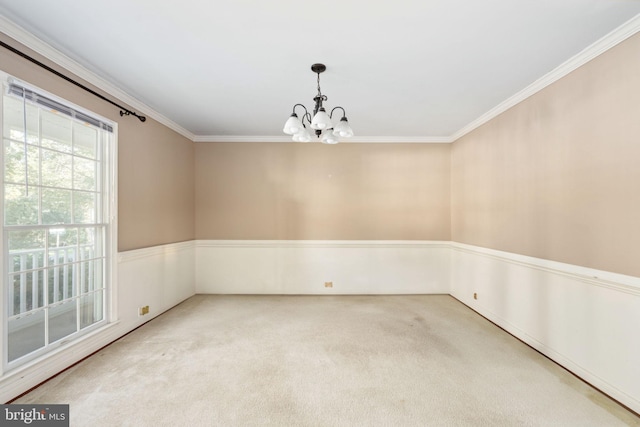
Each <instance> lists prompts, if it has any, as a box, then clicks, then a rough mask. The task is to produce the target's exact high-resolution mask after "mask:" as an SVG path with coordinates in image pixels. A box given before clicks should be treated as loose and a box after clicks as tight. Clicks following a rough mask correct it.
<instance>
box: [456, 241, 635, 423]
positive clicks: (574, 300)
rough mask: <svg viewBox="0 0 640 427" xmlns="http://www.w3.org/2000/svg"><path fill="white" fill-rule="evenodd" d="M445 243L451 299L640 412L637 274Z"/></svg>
mask: <svg viewBox="0 0 640 427" xmlns="http://www.w3.org/2000/svg"><path fill="white" fill-rule="evenodd" d="M451 247H452V266H453V268H452V270H451V295H452V296H453V297H455V298H456V299H458V300H460V301H461V302H463V303H464V304H466V305H467V306H469V307H471V308H472V309H473V310H475V311H477V312H478V313H480V314H481V315H483V316H485V317H486V318H487V319H489V320H491V321H492V322H494V323H496V324H497V325H498V326H500V327H502V328H504V329H505V330H506V331H508V332H510V333H511V334H513V335H514V336H516V337H518V338H519V339H521V340H522V341H524V342H525V343H527V344H529V345H530V346H531V347H533V348H535V349H536V350H538V351H540V352H541V353H543V354H545V355H547V356H548V357H549V358H551V359H552V360H555V361H556V362H558V363H559V364H560V365H562V366H564V367H566V368H567V369H568V370H570V371H571V372H573V373H574V374H576V375H578V376H579V377H581V378H583V379H584V380H585V381H587V382H589V383H590V384H592V385H594V386H595V387H597V388H599V389H600V390H602V391H603V392H605V393H606V394H608V395H609V396H611V397H613V398H614V399H616V400H618V401H619V402H621V403H622V404H624V405H626V406H628V407H629V408H631V409H632V410H634V411H636V412H640V368H639V366H640V365H639V363H638V361H640V335H639V332H640V329H639V328H640V278H636V277H630V276H624V275H619V274H614V273H609V272H604V271H599V270H594V269H588V268H584V267H579V266H575V265H569V264H563V263H558V262H553V261H547V260H542V259H537V258H532V257H525V256H521V255H516V254H510V253H506V252H501V251H495V250H491V249H486V248H479V247H474V246H470V245H463V244H458V243H452V245H451ZM474 293H475V294H477V297H478V298H477V300H476V299H474Z"/></svg>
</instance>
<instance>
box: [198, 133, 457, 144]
mask: <svg viewBox="0 0 640 427" xmlns="http://www.w3.org/2000/svg"><path fill="white" fill-rule="evenodd" d="M193 141H194V142H283V143H289V142H291V143H293V141H292V140H291V137H289V136H287V135H282V136H256V135H246V136H241V135H196V136H195V138H193ZM451 142H453V140H452V139H451V138H450V137H448V136H357V137H352V138H348V139H344V140H342V141H340V144H449V143H451ZM312 143H313V142H310V144H312Z"/></svg>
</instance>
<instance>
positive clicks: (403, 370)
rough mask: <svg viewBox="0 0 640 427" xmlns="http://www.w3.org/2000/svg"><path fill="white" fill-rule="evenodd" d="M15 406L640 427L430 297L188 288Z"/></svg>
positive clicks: (201, 418)
mask: <svg viewBox="0 0 640 427" xmlns="http://www.w3.org/2000/svg"><path fill="white" fill-rule="evenodd" d="M14 403H69V404H70V405H71V406H70V409H71V425H72V426H210V425H220V426H247V425H279V426H424V425H438V426H464V425H469V426H624V425H637V426H640V418H638V417H637V416H635V415H634V414H632V413H631V412H629V411H626V410H625V409H624V408H622V407H621V406H619V405H617V404H616V403H615V402H613V401H611V400H610V399H608V398H607V397H606V396H604V395H603V394H601V393H599V392H598V391H596V390H594V389H593V388H591V387H589V386H588V385H586V384H584V383H583V382H581V381H580V380H578V379H576V378H575V377H573V376H572V375H571V374H569V373H568V372H566V371H565V370H564V369H562V368H560V367H558V366H557V365H555V364H554V363H553V362H551V361H549V360H547V359H546V358H544V357H543V356H541V355H539V354H538V353H536V352H535V351H534V350H532V349H530V348H529V347H527V346H526V345H524V344H522V343H521V342H519V341H518V340H516V339H515V338H513V337H511V336H510V335H508V334H507V333H505V332H503V331H502V330H500V329H499V328H497V327H496V326H494V325H492V324H491V323H489V322H488V321H486V320H485V319H483V318H482V317H480V316H478V315H477V314H475V313H474V312H473V311H471V310H469V309H468V308H466V307H465V306H463V305H462V304H460V303H459V302H457V301H456V300H455V299H453V298H451V297H449V296H439V295H436V296H341V297H332V296H322V297H314V296H215V295H198V296H195V297H193V298H191V299H189V300H188V301H186V302H184V303H182V304H181V305H179V306H178V307H176V308H174V309H172V310H170V311H169V312H168V313H166V314H164V315H162V316H160V317H159V318H157V319H155V320H153V321H152V322H150V323H148V324H147V325H145V326H143V327H142V328H140V329H138V330H136V331H135V332H133V333H132V334H129V335H128V336H126V337H125V338H123V339H121V340H120V341H118V342H116V343H115V344H113V345H111V346H109V347H107V348H106V349H104V350H102V351H101V352H99V353H98V354H96V355H94V356H93V357H91V358H89V359H87V360H86V361H84V362H82V363H81V364H79V365H77V366H75V367H74V368H72V369H70V370H68V371H67V372H65V373H63V374H61V375H59V376H58V377H56V378H54V379H52V380H51V381H49V382H47V383H46V384H44V385H42V386H41V387H39V388H38V389H36V390H34V391H32V392H31V393H29V394H28V395H26V396H24V397H22V398H21V399H19V400H17V401H16V402H14Z"/></svg>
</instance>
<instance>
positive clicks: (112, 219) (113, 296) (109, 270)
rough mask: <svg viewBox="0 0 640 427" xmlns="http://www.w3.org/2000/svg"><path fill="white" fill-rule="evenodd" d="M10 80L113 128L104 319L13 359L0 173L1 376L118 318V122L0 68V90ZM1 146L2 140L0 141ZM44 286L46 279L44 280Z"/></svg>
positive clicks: (1, 156)
mask: <svg viewBox="0 0 640 427" xmlns="http://www.w3.org/2000/svg"><path fill="white" fill-rule="evenodd" d="M9 83H17V84H19V85H20V86H22V87H24V88H25V89H28V90H31V91H33V92H36V93H39V94H42V95H43V96H46V97H47V98H49V99H51V100H54V101H56V102H59V103H60V104H63V105H65V106H68V107H70V108H72V109H74V110H76V111H78V112H80V113H82V114H85V115H87V116H90V117H94V118H96V119H98V120H99V121H101V122H103V123H105V124H108V125H110V126H111V127H112V128H113V132H112V135H111V141H110V143H109V144H107V148H106V150H105V153H106V156H107V157H108V161H107V160H104V161H106V168H107V169H105V172H106V174H107V177H106V179H105V182H104V186H105V189H104V193H103V195H102V197H104V198H105V200H104V201H105V202H106V203H107V205H108V210H107V211H106V212H105V213H104V215H105V218H104V221H105V222H106V224H107V225H106V233H105V237H106V242H105V258H106V265H105V274H104V276H105V294H104V298H105V302H104V320H102V321H100V322H98V324H97V325H96V326H97V327H95V328H94V327H88V328H87V330H86V331H84V332H82V331H81V332H79V333H76V334H77V335H75V336H74V337H70V338H69V339H62V340H60V341H58V342H54V343H51V344H47V345H46V346H45V348H46V351H43V349H41V350H37V351H34V352H33V353H31V354H28V355H25V356H23V357H21V358H18V359H16V360H15V361H12V362H9V360H8V335H9V334H8V317H7V309H8V307H7V304H8V295H9V289H8V286H7V283H6V282H7V278H6V277H5V274H6V273H7V265H6V263H7V260H8V257H7V256H6V253H5V250H6V249H7V248H5V245H4V241H5V236H4V228H5V226H4V173H2V174H1V175H2V178H1V179H2V182H1V185H0V198H1V200H0V242H1V243H0V247H1V248H2V252H1V253H2V260H0V278H1V279H0V286H1V287H2V291H1V292H0V317H1V319H2V321H1V322H0V323H1V324H2V340H0V351H1V353H2V366H1V367H2V372H1V373H0V377H4V376H5V374H6V373H7V372H15V371H20V370H23V369H28V368H29V367H32V366H33V365H35V364H38V363H40V362H42V361H43V360H45V359H47V358H50V357H52V356H54V355H56V354H58V353H60V352H62V351H65V350H66V349H67V348H69V347H73V346H75V345H77V344H79V343H81V342H82V341H84V340H85V339H87V338H88V337H89V336H94V335H95V334H99V333H100V332H102V331H104V330H105V329H107V328H109V327H110V326H111V325H113V324H114V323H116V322H117V321H118V307H117V301H118V299H117V294H118V292H117V288H118V286H117V284H118V280H117V279H118V215H117V213H118V125H117V123H116V122H113V121H111V120H109V119H106V118H104V117H102V116H100V115H98V114H96V113H94V112H92V111H90V110H87V109H85V108H83V107H80V106H78V105H76V104H74V103H72V102H70V101H68V100H66V99H63V98H60V97H58V96H56V95H54V94H51V93H50V92H48V91H46V90H44V89H41V88H39V87H36V86H33V85H31V84H29V83H26V82H24V81H22V80H19V79H17V78H15V77H13V76H11V75H9V74H7V73H5V72H4V71H2V70H0V90H2V91H3V93H2V95H4V91H5V90H6V87H7V85H8V84H9ZM3 125H4V118H3V96H0V135H3V129H2V127H3ZM3 138H4V137H3ZM3 147H4V142H3ZM0 167H1V168H2V171H4V148H3V149H2V150H0ZM45 288H46V280H45Z"/></svg>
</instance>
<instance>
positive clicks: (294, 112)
mask: <svg viewBox="0 0 640 427" xmlns="http://www.w3.org/2000/svg"><path fill="white" fill-rule="evenodd" d="M297 106H300V107H302V108H303V109H304V114H303V115H302V119H301V120H300V121H301V122H302V126H304V119H307V121H308V122H309V124H311V114H309V112H308V111H307V107H305V106H304V105H302V104H296V105H294V106H293V114H296V107H297ZM297 116H298V115H297V114H296V117H297Z"/></svg>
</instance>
